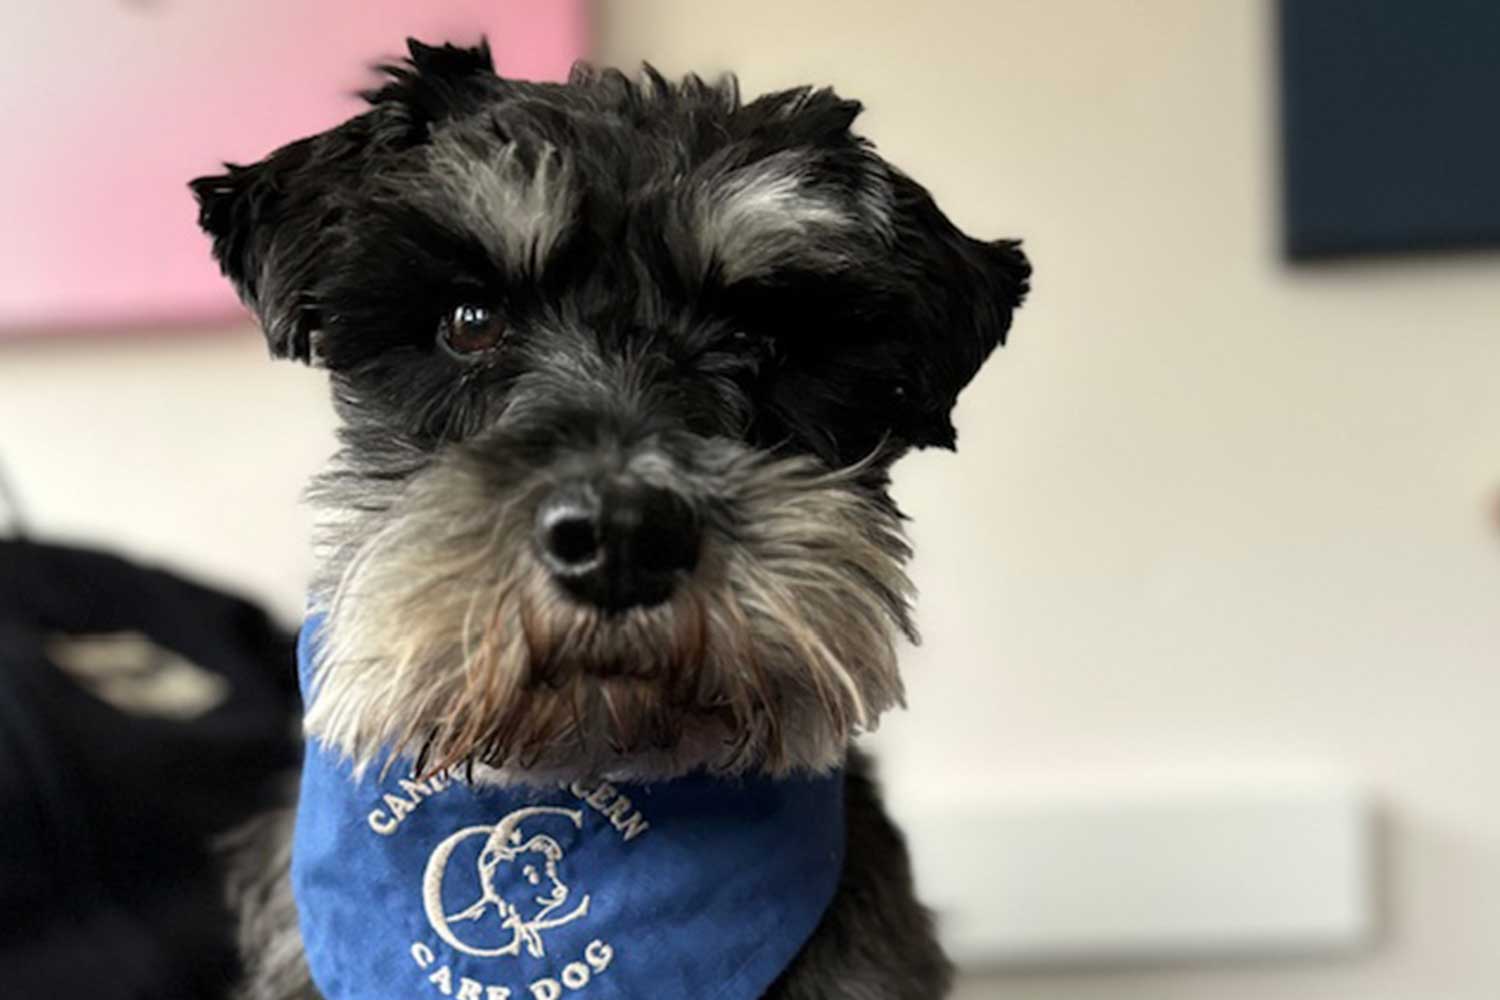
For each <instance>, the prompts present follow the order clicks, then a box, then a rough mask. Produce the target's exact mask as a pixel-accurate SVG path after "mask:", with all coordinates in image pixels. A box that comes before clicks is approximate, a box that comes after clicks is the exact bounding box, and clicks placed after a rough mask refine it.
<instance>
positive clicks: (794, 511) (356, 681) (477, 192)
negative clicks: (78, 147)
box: [191, 41, 1030, 1000]
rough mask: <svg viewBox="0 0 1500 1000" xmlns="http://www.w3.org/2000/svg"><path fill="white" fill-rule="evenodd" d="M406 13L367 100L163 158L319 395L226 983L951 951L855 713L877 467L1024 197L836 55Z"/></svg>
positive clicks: (934, 992) (891, 543)
mask: <svg viewBox="0 0 1500 1000" xmlns="http://www.w3.org/2000/svg"><path fill="white" fill-rule="evenodd" d="M408 48H409V55H408V56H407V57H405V58H404V59H403V60H401V61H399V62H397V63H394V64H392V65H388V66H384V67H382V72H383V74H384V75H383V77H382V80H381V82H380V83H379V85H378V86H376V87H374V88H373V89H371V90H370V91H368V92H366V93H365V94H364V95H363V96H364V98H365V100H366V102H367V104H368V107H367V109H366V110H364V111H363V113H361V114H359V115H357V116H356V117H354V118H353V119H351V120H349V121H347V122H345V123H344V124H341V125H339V126H337V127H335V128H332V129H330V130H328V131H326V132H323V133H320V134H317V135H313V136H311V137H309V138H305V139H302V140H300V141H297V142H293V143H291V144H290V145H287V146H285V147H283V148H281V149H278V150H276V151H275V152H273V153H271V154H270V155H269V156H268V157H266V158H265V159H264V160H262V161H260V162H258V163H255V164H253V165H248V166H235V165H226V168H225V172H223V173H221V174H218V175H215V176H209V177H203V178H199V179H197V180H195V181H193V182H192V185H191V186H192V189H193V192H194V194H195V195H196V198H197V201H198V204H199V209H200V224H201V226H202V228H203V229H204V230H205V231H206V233H207V234H208V235H209V236H210V237H212V242H213V252H214V255H215V257H216V259H217V261H218V263H219V264H220V266H221V268H222V270H223V271H224V273H225V274H226V275H227V277H228V278H229V279H230V280H231V281H232V282H233V284H234V285H235V287H236V288H237V289H238V291H239V294H240V296H241V297H242V299H243V300H244V302H245V303H246V304H247V305H248V306H249V307H250V308H251V310H252V311H253V312H254V313H255V315H256V317H257V318H258V320H259V322H260V325H261V326H262V328H263V330H264V332H265V335H266V337H267V338H268V341H269V345H270V351H271V353H272V354H273V355H274V356H276V357H279V358H292V359H296V360H300V361H303V362H307V363H310V364H313V365H316V366H319V367H322V368H325V369H326V370H327V371H328V373H329V377H330V380H331V385H332V395H333V403H334V406H335V408H336V411H337V415H338V418H339V423H340V429H339V437H340V447H339V449H338V451H337V453H336V454H335V456H334V457H333V458H332V459H331V460H330V464H329V466H328V468H327V469H326V470H325V471H324V472H322V473H321V474H320V475H319V476H318V477H317V478H316V479H315V481H314V483H313V484H312V486H311V488H310V491H309V496H310V500H311V502H312V504H313V505H314V507H315V509H316V511H317V513H318V518H317V527H316V529H315V541H314V543H315V549H316V552H317V570H316V573H315V577H314V579H313V581H312V584H311V595H310V598H309V601H310V603H309V607H310V609H311V610H310V618H309V624H308V625H307V626H306V627H305V628H304V630H303V646H304V648H303V654H304V655H303V658H302V671H303V686H304V696H305V699H306V714H305V719H304V728H305V732H306V736H307V746H308V750H307V754H308V758H307V762H306V763H305V765H304V771H303V775H302V779H301V790H300V801H299V803H298V805H297V806H296V807H295V809H291V808H289V809H288V810H286V811H283V812H280V813H277V814H273V815H269V816H266V817H264V818H263V819H261V820H259V821H257V822H256V823H255V824H254V825H253V826H252V827H251V828H249V829H247V830H246V831H244V832H243V833H242V834H240V835H239V837H238V845H239V846H238V853H237V855H236V860H235V861H234V863H233V866H232V870H231V873H230V891H231V896H232V898H233V900H234V903H233V905H234V906H235V907H236V908H237V910H238V913H239V917H240V921H241V925H240V926H241V943H242V950H243V952H244V956H245V975H244V983H243V985H242V987H241V994H240V995H241V996H243V997H245V998H253V1000H290V998H311V997H320V996H326V997H328V998H329V1000H346V998H349V997H375V996H401V997H426V996H433V997H436V996H456V997H459V998H461V1000H479V998H484V1000H505V998H510V997H515V998H517V1000H532V998H534V1000H557V998H558V997H560V996H564V995H566V996H573V995H577V996H580V997H601V998H604V997H616V996H619V997H625V996H645V995H650V996H653V997H658V996H659V997H676V996H694V997H717V998H721V1000H742V998H743V1000H748V998H752V997H757V996H765V997H771V998H777V1000H811V998H815V997H833V996H848V997H860V998H868V1000H875V998H892V1000H895V998H903V1000H905V998H913V1000H914V998H918V997H921V998H931V997H938V996H941V995H943V994H944V993H945V992H946V991H947V989H948V985H949V980H950V976H951V973H950V966H949V964H948V962H947V960H946V958H945V957H944V955H943V953H942V951H941V949H940V947H939V945H938V943H937V941H936V938H935V936H934V932H933V925H932V920H931V918H930V916H929V914H928V912H927V911H926V910H925V909H924V908H923V907H922V906H921V905H920V904H919V903H918V901H917V900H916V898H915V895H914V891H913V886H912V878H911V873H910V867H909V863H908V858H907V854H906V850H905V847H904V844H903V841H902V838H901V836H900V834H899V832H898V831H897V830H896V829H895V827H894V826H893V824H892V823H891V821H890V820H889V818H888V817H887V815H886V813H885V811H884V809H883V807H882V805H881V801H880V797H879V794H878V791H877V787H876V785H875V784H874V782H873V780H872V777H871V774H870V768H869V765H868V763H867V762H866V761H865V760H864V758H863V757H861V756H860V755H859V754H858V752H857V751H855V750H854V749H852V745H851V741H852V739H853V738H854V736H855V735H856V734H857V733H859V732H861V731H864V730H867V729H869V728H871V727H873V726H874V725H875V724H876V722H877V720H878V719H879V718H880V716H881V715H882V713H884V712H885V711H886V710H887V709H890V708H892V707H893V706H896V705H898V704H899V703H900V702H901V700H902V687H901V681H900V678H899V675H898V672H897V664H896V660H897V653H896V651H897V646H898V644H899V643H900V641H901V640H902V639H903V637H904V638H909V639H910V640H912V641H915V640H916V633H915V630H914V628H913V624H912V619H911V612H910V605H911V600H912V596H913V595H912V586H911V584H910V582H909V580H908V578H907V576H906V574H905V572H904V570H903V566H904V564H905V562H906V561H907V559H908V556H909V554H910V552H909V548H908V544H907V542H906V540H905V537H904V535H903V530H902V520H903V518H902V515H901V513H900V511H899V510H898V508H897V506H896V504H895V502H894V501H893V500H892V498H891V497H890V495H889V491H888V487H889V482H890V480H889V474H888V473H889V469H890V467H891V465H892V463H893V462H895V460H896V459H897V458H899V457H900V456H901V455H903V454H904V453H905V452H907V451H908V450H909V449H911V448H924V447H934V446H935V447H940V448H949V449H952V448H953V447H954V446H955V440H956V435H955V430H954V427H953V424H952V422H951V416H950V415H951V411H952V408H953V406H954V404H955V401H956V399H957V396H958V393H959V391H960V390H961V389H962V388H963V387H964V386H965V385H966V384H967V383H968V382H969V381H970V379H971V378H973V376H974V375H975V374H976V372H977V371H978V370H979V368H980V366H981V365H982V364H983V362H984V361H985V360H986V358H987V357H988V356H989V355H990V353H991V351H992V350H993V349H994V348H995V347H996V346H997V345H1000V344H1002V343H1003V342H1004V341H1005V338H1006V333H1007V330H1008V328H1009V326H1010V323H1011V317H1012V313H1013V311H1014V310H1015V309H1016V308H1017V307H1018V306H1019V305H1020V304H1021V301H1022V299H1023V297H1024V295H1025V293H1026V291H1027V288H1028V283H1029V277H1030V265H1029V263H1028V261H1027V259H1026V257H1025V256H1024V255H1023V253H1022V251H1021V249H1020V246H1019V242H1018V241H1015V240H1008V239H1006V240H997V241H982V240H977V239H973V238H971V237H969V236H967V235H965V234H963V233H962V232H961V231H960V230H959V229H958V228H956V227H955V226H954V225H953V223H951V222H950V221H949V220H948V218H947V217H946V216H945V215H944V214H943V213H942V212H941V211H940V210H939V209H938V207H937V206H936V205H935V204H934V201H933V199H932V197H931V196H930V195H929V194H928V192H927V191H926V190H925V189H924V188H922V187H921V186H920V185H918V184H917V183H916V182H915V181H913V180H912V179H911V178H909V177H908V176H907V175H906V174H904V173H903V172H902V171H901V170H899V169H897V168H896V167H895V166H892V165H891V164H890V163H887V162H886V161H885V160H883V159H882V158H881V157H880V156H879V155H878V154H877V153H876V151H875V149H874V147H873V145H872V144H871V143H870V142H868V141H867V140H865V139H864V138H861V137H860V136H859V135H857V134H856V133H855V132H854V131H852V126H853V123H854V121H855V118H856V116H857V115H858V114H859V113H860V110H861V105H860V104H859V103H857V102H855V101H852V100H847V99H844V98H842V97H840V96H838V95H837V94H835V93H834V92H833V91H831V90H828V89H813V88H811V87H804V88H798V89H793V90H786V91H781V92H778V93H771V94H768V95H765V96H762V97H759V98H756V99H753V100H746V99H743V98H742V97H741V95H740V93H739V90H738V86H737V83H736V82H735V80H734V78H732V77H725V78H723V79H720V80H718V81H715V82H705V81H704V80H702V79H700V78H699V77H697V76H693V75H689V76H687V77H686V78H684V79H682V80H680V81H668V80H667V79H666V78H665V77H663V76H662V75H661V74H659V73H658V72H656V71H655V70H653V69H652V68H650V67H649V66H647V67H645V68H644V69H643V70H642V72H641V73H640V74H639V76H637V77H629V76H626V75H624V74H622V73H621V72H619V71H616V70H597V69H594V68H591V67H589V66H587V65H580V66H578V67H576V68H575V69H574V71H573V72H572V74H571V76H570V78H569V80H568V81H567V82H566V83H561V84H555V83H533V82H523V81H519V80H513V79H506V78H503V77H501V76H499V75H497V74H496V71H495V69H494V66H493V63H492V60H491V56H490V53H489V50H488V47H487V46H486V45H485V44H483V43H481V44H479V45H478V46H476V47H456V46H453V45H440V46H428V45H424V44H420V43H418V42H416V41H411V42H409V43H408ZM403 845H406V846H403ZM502 883H503V884H502ZM408 911H409V912H408ZM549 962H551V963H553V964H550V965H549V964H546V963H549Z"/></svg>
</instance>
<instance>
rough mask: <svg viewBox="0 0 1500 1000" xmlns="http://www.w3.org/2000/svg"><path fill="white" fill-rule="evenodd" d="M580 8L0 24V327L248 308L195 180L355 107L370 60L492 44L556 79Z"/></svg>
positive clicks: (204, 8)
mask: <svg viewBox="0 0 1500 1000" xmlns="http://www.w3.org/2000/svg"><path fill="white" fill-rule="evenodd" d="M584 8H585V0H514V2H500V0H488V2H484V0H316V2H312V0H213V2H188V0H134V2H128V0H112V2H100V0H46V2H45V3H14V4H6V5H5V7H4V9H3V12H0V144H3V150H4V152H3V155H0V335H3V334H5V333H7V332H9V333H16V332H37V331H44V330H65V329H98V328H120V329H131V328H141V327H150V326H163V325H178V324H184V323H191V322H199V323H201V322H203V321H211V320H214V319H219V318H230V317H233V316H236V315H239V309H238V306H237V304H236V302H235V299H234V296H233V293H232V292H231V291H230V290H229V289H228V286H227V285H226V284H225V282H224V281H223V279H222V278H221V277H220V276H219V274H218V271H217V269H216V268H215V267H214V265H213V263H212V262H211V261H210V259H209V256H208V243H207V240H206V239H205V238H204V237H203V236H202V235H200V234H199V232H198V230H197V227H196V225H195V224H194V219H195V214H196V212H195V209H194V205H193V201H192V197H191V196H190V195H189V194H188V191H187V188H186V186H185V185H186V183H187V181H188V179H189V178H191V177H194V176H197V175H198V174H202V173H207V172H211V171H213V170H215V169H217V168H218V165H219V162H220V161H221V160H233V161H238V162H243V161H249V160H254V159H257V158H259V157H260V156H262V155H264V154H265V153H267V152H268V151H270V150H271V149H273V148H275V147H276V146H279V145H281V144H282V143H285V142H288V141H290V140H292V139H296V138H299V137H301V136H302V135H305V134H307V133H309V132H313V131H316V130H319V129H322V128H326V127H328V126H330V125H333V124H335V123H337V122H339V121H341V120H343V119H344V118H346V117H348V116H349V115H350V114H353V113H355V112H357V111H358V110H359V103H358V101H357V99H356V98H355V97H354V96H353V94H354V92H355V91H356V90H358V89H359V88H361V87H363V86H366V85H368V84H369V83H370V82H371V80H372V79H373V76H372V75H371V73H370V72H369V70H368V67H369V66H370V65H371V64H372V63H374V62H377V61H380V60H381V59H384V58H389V57H391V56H394V55H396V54H398V53H401V52H403V51H404V39H405V38H406V37H407V36H408V35H414V36H416V37H418V38H421V39H422V40H424V41H428V42H438V41H454V42H461V43H472V42H474V41H476V40H477V39H478V38H479V37H480V36H481V35H485V36H488V38H489V40H490V45H491V47H492V48H493V49H494V52H495V61H496V64H497V66H498V67H499V68H500V70H501V72H503V73H505V74H506V75H508V76H519V77H526V78H531V79H556V78H559V77H561V76H562V75H564V74H565V73H566V72H567V69H568V66H569V65H570V64H571V63H572V61H573V60H574V59H576V58H579V57H580V56H581V55H582V54H583V51H584V48H585V45H586V41H587V32H586V25H585V17H584Z"/></svg>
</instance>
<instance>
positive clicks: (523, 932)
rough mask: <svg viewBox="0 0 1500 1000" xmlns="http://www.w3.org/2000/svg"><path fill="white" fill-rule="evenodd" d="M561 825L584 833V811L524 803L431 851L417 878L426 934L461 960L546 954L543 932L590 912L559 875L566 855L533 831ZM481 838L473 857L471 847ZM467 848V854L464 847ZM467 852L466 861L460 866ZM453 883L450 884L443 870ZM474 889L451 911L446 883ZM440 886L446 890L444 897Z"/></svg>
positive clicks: (451, 891)
mask: <svg viewBox="0 0 1500 1000" xmlns="http://www.w3.org/2000/svg"><path fill="white" fill-rule="evenodd" d="M546 816H555V817H561V818H563V819H565V820H567V822H568V823H570V824H571V825H572V827H573V829H575V830H581V829H582V828H583V813H581V812H579V811H577V810H573V809H559V808H556V807H552V806H529V807H527V808H525V809H517V810H516V811H515V812H512V813H509V814H508V815H506V816H505V818H504V819H502V820H500V822H498V823H496V824H495V825H494V826H492V827H491V826H470V827H465V828H464V829H462V830H459V831H458V832H457V833H454V834H452V835H450V836H449V837H448V838H447V839H446V840H444V841H443V842H442V843H440V844H438V846H437V847H436V849H434V850H433V852H432V856H431V857H430V858H429V859H428V861H427V870H426V872H425V873H424V874H423V877H422V906H423V909H424V910H425V911H426V914H427V921H428V923H430V924H431V925H432V929H433V930H434V931H435V932H437V935H438V937H440V938H442V939H443V940H444V941H445V942H447V943H448V945H450V946H451V947H453V948H456V949H457V950H459V951H461V952H463V953H464V954H466V955H474V956H477V957H481V958H491V957H497V956H500V955H518V954H520V952H521V949H522V948H523V947H524V948H525V949H526V953H527V954H528V955H531V956H532V957H533V958H541V957H542V956H543V955H545V954H546V953H547V949H546V945H545V942H544V941H543V939H542V935H543V933H544V932H546V931H548V930H551V929H552V928H554V927H561V926H562V925H564V924H568V923H572V922H573V921H574V920H577V919H578V918H579V917H582V916H584V915H585V914H587V913H588V910H589V897H588V896H587V895H584V896H583V898H582V899H580V900H578V901H577V902H576V903H575V902H573V901H572V890H571V889H570V888H569V886H568V884H567V882H566V881H564V880H563V877H562V864H563V861H564V858H565V852H564V850H563V847H562V845H561V844H560V843H558V841H557V840H556V839H554V838H553V837H551V836H549V835H547V834H546V833H543V832H540V831H539V830H537V829H528V828H527V826H526V824H527V821H532V823H531V825H532V827H536V826H539V825H540V824H539V823H537V822H536V821H537V820H538V819H539V818H540V817H546ZM480 837H483V838H484V840H483V846H482V848H481V849H480V851H479V854H478V856H477V859H474V858H472V854H473V852H472V847H473V845H474V844H476V843H478V842H479V838H480ZM466 847H467V848H468V850H465V848H466ZM459 854H465V855H468V856H469V858H470V859H472V860H466V861H463V862H461V861H459V860H458V859H457V858H456V855H459ZM450 866H451V867H453V868H454V869H455V870H454V872H453V874H452V878H453V880H454V881H453V883H449V882H448V878H449V868H450ZM454 884H456V885H463V886H472V892H471V893H470V895H471V896H472V902H470V903H468V904H467V905H460V906H459V907H458V908H457V909H454V908H452V907H451V905H450V903H449V902H448V900H451V899H452V898H453V896H454V895H455V894H456V889H454V888H452V885H454ZM445 886H449V887H450V888H449V891H448V892H447V893H445V891H444V889H445Z"/></svg>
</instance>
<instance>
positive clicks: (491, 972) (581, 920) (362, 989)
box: [292, 619, 844, 1000]
mask: <svg viewBox="0 0 1500 1000" xmlns="http://www.w3.org/2000/svg"><path fill="white" fill-rule="evenodd" d="M317 626H318V622H317V621H316V619H309V621H308V623H307V624H306V625H304V627H303V633H302V639H301V643H300V644H299V649H298V660H299V668H300V674H301V677H302V682H303V691H304V693H305V692H306V691H307V690H308V684H307V682H308V676H309V673H310V669H311V664H312V662H313V652H314V650H313V637H314V636H315V633H316V630H317ZM373 770H376V769H372V771H373ZM397 770H398V769H397V768H392V769H391V774H390V775H389V776H387V777H386V778H385V779H384V780H381V779H380V778H379V776H378V775H375V774H367V775H366V776H365V777H364V779H363V780H362V781H360V782H355V781H354V779H353V777H352V776H351V773H350V770H349V767H348V766H347V764H346V763H344V762H342V761H340V760H338V758H337V757H336V756H335V755H332V754H329V753H328V752H326V751H325V750H323V749H322V748H321V747H319V746H317V745H316V743H315V742H313V741H309V743H308V747H307V751H306V763H305V766H304V769H303V777H302V797H301V803H300V806H299V808H298V814H297V833H296V839H295V842H294V845H293V857H292V881H293V888H294V891H295V893H296V897H297V904H298V910H299V912H300V914H301V928H302V936H303V942H304V944H305V946H306V949H307V957H308V962H309V964H310V966H311V968H312V974H313V980H314V981H315V982H316V983H317V985H318V988H319V989H320V990H321V991H322V992H323V994H324V995H325V996H326V997H327V998H328V1000H372V998H377V997H399V998H401V1000H415V998H424V997H434V998H435V997H456V998H459V1000H511V998H514V1000H563V998H569V997H577V998H579V1000H623V998H627V997H629V998H651V1000H689V998H691V1000H752V998H755V997H759V996H761V995H762V994H763V993H764V992H765V990H766V988H767V987H768V986H769V985H770V984H771V983H772V982H773V981H774V980H775V979H776V977H777V976H778V975H779V974H780V973H781V971H782V970H783V969H785V968H786V966H787V964H788V963H789V962H790V961H791V960H792V958H793V957H794V956H795V955H796V953H797V952H798V950H799V949H800V948H801V947H802V945H803V943H804V942H805V941H806V940H807V938H808V937H809V935H811V933H812V931H813V929H814V928H815V927H816V926H817V924H818V921H819V920H820V919H821V918H822V915H823V912H824V911H825V910H826V909H827V906H828V903H829V901H830V900H831V899H832V898H833V893H834V890H835V888H836V887H837V883H838V879H839V874H840V872H841V870H842V868H843V852H844V800H843V788H844V782H843V775H842V774H833V775H830V776H827V777H821V778H808V779H797V780H784V781H771V780H768V779H745V780H726V779H718V778H711V777H707V776H692V777H687V778H682V779H678V780H675V781H669V782H660V783H656V784H649V785H640V784H612V783H608V782H598V781H591V782H588V783H577V784H573V785H570V786H568V787H562V788H557V789H553V790H536V789H530V790H525V789H494V788H470V787H469V786H467V785H466V784H465V783H464V782H463V781H461V780H459V779H457V778H456V777H452V776H438V777H433V778H429V779H427V780H426V781H416V780H413V779H411V778H400V777H398V776H397V775H396V772H397Z"/></svg>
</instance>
